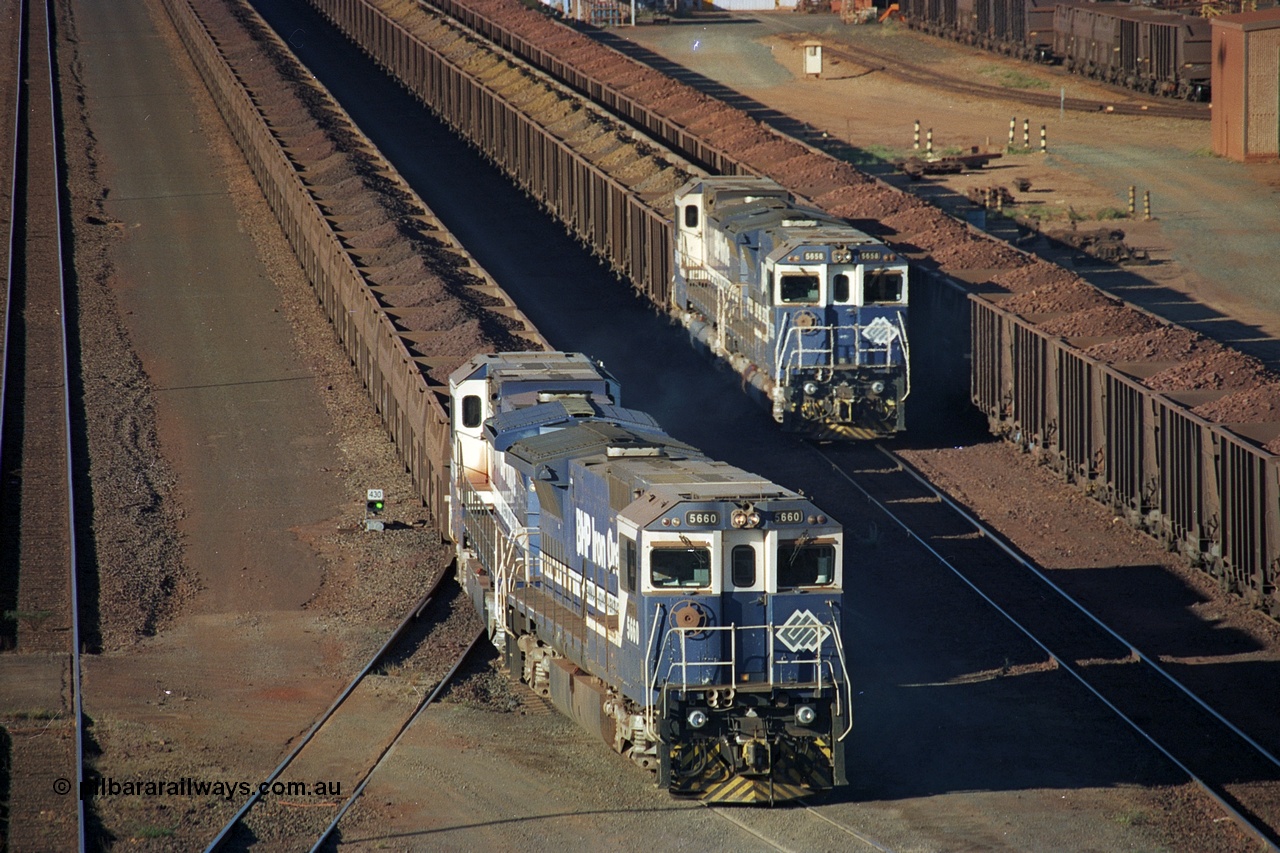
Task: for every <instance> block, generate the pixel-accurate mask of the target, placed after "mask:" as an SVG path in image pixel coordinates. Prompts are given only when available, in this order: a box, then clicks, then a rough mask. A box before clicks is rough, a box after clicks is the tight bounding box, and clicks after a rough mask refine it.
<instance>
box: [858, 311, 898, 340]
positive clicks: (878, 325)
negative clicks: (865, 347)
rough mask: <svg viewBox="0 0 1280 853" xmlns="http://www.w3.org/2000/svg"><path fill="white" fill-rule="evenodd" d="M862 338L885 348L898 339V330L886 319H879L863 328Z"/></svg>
mask: <svg viewBox="0 0 1280 853" xmlns="http://www.w3.org/2000/svg"><path fill="white" fill-rule="evenodd" d="M862 336H863V337H864V338H866V339H867V340H869V341H871V343H873V344H879V345H880V346H885V345H886V344H888V343H889V342H890V341H892V340H893V339H894V338H896V337H898V328H897V327H896V326H894V325H893V324H892V323H890V322H889V321H888V320H886V319H885V318H884V317H877V318H875V319H874V320H872V321H871V322H870V323H868V324H867V325H866V326H864V327H863V329H862Z"/></svg>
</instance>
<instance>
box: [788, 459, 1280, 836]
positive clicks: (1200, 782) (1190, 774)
mask: <svg viewBox="0 0 1280 853" xmlns="http://www.w3.org/2000/svg"><path fill="white" fill-rule="evenodd" d="M809 447H810V448H811V449H812V450H813V452H814V453H816V454H818V456H820V457H821V458H822V459H823V460H824V461H826V462H827V464H828V465H830V466H831V469H832V470H833V471H834V472H835V473H836V474H838V475H839V476H841V477H842V478H844V479H845V480H846V481H848V482H849V484H850V485H852V486H853V487H854V488H855V489H857V490H858V491H859V492H861V493H862V495H863V496H864V497H865V498H866V499H867V500H868V501H869V502H870V503H872V504H874V505H875V506H876V508H877V509H879V510H880V511H881V512H883V513H884V514H885V515H886V516H887V517H888V518H889V519H890V520H892V521H893V522H894V523H895V524H897V525H898V526H899V527H900V528H902V530H903V532H905V533H906V534H907V536H908V537H909V538H910V539H912V540H914V541H915V542H916V543H917V544H919V545H920V546H921V547H922V548H924V549H925V550H926V551H927V552H928V553H929V554H930V555H932V556H933V558H934V559H935V560H937V561H938V563H939V564H940V565H942V566H944V567H945V568H946V569H947V570H948V571H950V572H951V573H952V574H953V575H955V576H956V578H958V579H959V580H960V582H961V583H963V584H964V585H965V586H967V587H969V588H970V589H971V590H973V592H974V593H975V594H976V595H977V596H978V597H979V598H981V599H982V600H983V601H985V602H986V603H987V604H988V605H989V606H990V607H991V608H992V609H993V610H994V611H995V612H996V613H998V614H1000V615H1001V616H1002V617H1004V619H1005V620H1006V621H1008V622H1009V624H1011V625H1012V626H1013V627H1014V628H1016V629H1017V630H1018V631H1019V632H1021V633H1022V635H1023V636H1025V637H1026V638H1027V639H1028V640H1029V641H1031V643H1032V644H1034V645H1035V646H1036V647H1037V648H1039V649H1040V650H1041V651H1042V652H1044V653H1045V654H1046V655H1048V656H1049V658H1050V659H1051V660H1053V661H1054V662H1055V663H1056V664H1057V666H1058V668H1060V669H1061V670H1063V671H1064V672H1066V673H1067V674H1068V675H1070V676H1071V677H1072V678H1074V679H1075V680H1076V682H1077V683H1079V684H1080V686H1082V687H1083V688H1084V689H1085V690H1087V691H1088V692H1089V693H1090V694H1091V695H1093V697H1094V698H1096V699H1097V700H1098V701H1099V702H1101V703H1102V704H1103V705H1104V706H1106V707H1107V708H1108V709H1109V710H1110V711H1111V712H1112V713H1114V714H1115V715H1116V716H1117V717H1119V718H1120V719H1121V720H1122V721H1123V722H1124V723H1125V724H1126V725H1128V726H1129V728H1130V729H1132V730H1133V731H1134V732H1135V733H1136V734H1137V735H1138V736H1139V737H1141V738H1142V739H1143V740H1145V741H1146V742H1147V743H1149V744H1151V746H1153V747H1155V749H1156V750H1157V751H1158V752H1159V753H1160V754H1161V755H1163V756H1164V757H1165V758H1167V759H1168V760H1169V761H1170V762H1171V763H1172V764H1173V765H1174V766H1175V767H1177V768H1178V769H1179V770H1181V771H1182V772H1183V773H1184V774H1185V775H1186V777H1187V778H1188V779H1190V780H1191V781H1192V782H1193V783H1195V785H1196V786H1197V787H1199V788H1200V790H1201V791H1203V792H1204V793H1205V794H1207V795H1208V796H1209V797H1210V798H1211V799H1213V800H1214V802H1216V803H1217V804H1218V805H1219V806H1220V807H1221V808H1222V810H1223V811H1224V812H1226V814H1227V815H1229V816H1230V817H1231V819H1232V820H1233V821H1235V823H1236V825H1237V826H1239V827H1240V829H1241V830H1242V831H1243V832H1245V833H1247V834H1248V835H1249V836H1250V837H1252V838H1254V839H1256V840H1257V841H1258V842H1260V843H1261V844H1262V845H1263V846H1264V847H1265V848H1266V849H1267V850H1270V851H1276V853H1280V846H1277V845H1276V843H1275V842H1273V841H1272V840H1271V838H1270V836H1269V834H1268V833H1267V832H1266V831H1265V830H1263V829H1261V828H1259V827H1258V826H1256V825H1255V824H1254V823H1253V822H1252V821H1250V820H1249V819H1248V818H1247V817H1245V816H1244V815H1243V814H1241V813H1240V812H1239V811H1238V810H1237V809H1236V808H1235V807H1234V806H1232V805H1231V804H1230V803H1229V802H1227V801H1226V799H1225V798H1224V797H1222V796H1221V795H1220V794H1219V793H1218V792H1217V791H1215V790H1214V789H1213V787H1212V786H1211V785H1210V784H1209V783H1208V782H1206V781H1205V780H1204V779H1202V778H1200V776H1199V775H1197V774H1196V773H1195V772H1194V771H1193V770H1192V769H1191V768H1190V767H1188V766H1187V765H1186V764H1185V763H1183V762H1182V761H1181V760H1180V759H1179V758H1178V757H1177V756H1175V755H1174V754H1173V753H1172V752H1171V751H1170V750H1169V749H1168V748H1167V747H1165V746H1164V745H1163V744H1162V743H1160V742H1159V741H1157V740H1156V739H1155V737H1154V736H1152V735H1151V734H1149V733H1148V732H1147V731H1146V730H1144V729H1143V728H1142V726H1141V725H1140V724H1139V723H1138V722H1137V721H1135V720H1134V719H1132V718H1131V717H1129V716H1128V715H1127V714H1125V713H1124V712H1123V711H1122V710H1120V708H1118V707H1117V706H1116V705H1115V704H1114V703H1113V702H1111V700H1109V699H1108V698H1107V697H1105V696H1103V695H1102V693H1101V692H1100V691H1099V690H1098V689H1097V688H1096V687H1094V686H1093V685H1092V684H1090V683H1089V681H1088V680H1087V679H1086V678H1085V677H1084V675H1083V674H1082V673H1081V672H1080V671H1079V670H1078V669H1077V668H1076V667H1074V666H1072V665H1071V664H1069V663H1067V660H1066V658H1064V657H1061V656H1059V655H1058V654H1057V653H1056V652H1054V650H1053V649H1051V648H1049V647H1048V646H1047V645H1045V643H1044V642H1043V641H1041V640H1040V638H1039V637H1037V636H1036V635H1035V634H1034V633H1033V632H1032V631H1031V629H1029V628H1028V627H1027V626H1026V625H1024V624H1023V623H1022V622H1021V621H1019V620H1018V618H1017V617H1016V616H1014V615H1013V614H1012V613H1010V612H1009V611H1008V610H1006V609H1005V608H1003V607H1001V606H1000V605H999V604H998V603H996V601H995V600H994V599H992V598H991V597H990V596H988V595H987V594H986V593H985V592H983V591H982V590H981V589H979V588H978V585H977V584H976V583H974V582H973V581H972V580H970V579H969V578H968V577H967V576H966V575H965V573H964V571H963V570H962V569H961V568H960V567H959V566H957V565H955V564H954V563H953V562H952V561H951V560H949V559H948V558H947V557H945V556H943V555H942V554H941V553H939V552H938V550H937V549H935V548H934V547H933V546H932V545H930V544H929V543H928V542H926V541H925V539H924V537H922V536H921V535H920V534H918V533H916V531H915V530H913V529H912V528H911V527H910V526H909V525H908V524H907V523H906V522H905V521H904V520H903V519H901V518H900V517H899V516H898V515H897V514H895V513H894V512H893V511H892V510H891V509H889V507H888V506H886V505H885V503H884V502H883V501H881V500H879V499H878V498H876V497H875V496H874V495H873V494H871V492H870V491H868V490H867V489H866V488H864V487H863V486H862V484H860V483H858V482H857V480H855V479H854V478H853V477H852V476H850V475H849V474H848V472H846V471H845V470H844V469H842V468H841V467H840V465H839V464H838V463H837V462H836V461H835V460H834V459H832V458H831V457H830V456H828V455H827V454H826V453H825V452H824V451H823V450H822V448H820V447H817V446H814V445H809ZM876 448H877V450H879V451H880V452H881V453H883V454H884V455H885V456H887V457H888V458H889V459H890V460H891V461H893V462H894V463H895V464H897V465H899V466H901V468H902V470H903V471H904V472H909V471H910V466H908V465H906V464H905V463H904V462H903V461H902V460H901V459H898V458H897V457H896V456H894V455H893V454H892V453H891V452H890V451H888V450H886V449H885V448H884V447H883V446H882V445H879V444H877V445H876ZM921 482H922V483H923V484H924V485H925V487H926V488H927V489H928V490H929V491H930V492H931V493H933V494H935V495H938V492H937V490H936V489H935V488H934V487H933V485H932V484H929V483H928V482H927V481H923V480H922V481H921ZM938 497H940V498H942V497H943V496H941V495H938ZM947 506H948V508H950V509H953V510H955V509H956V507H955V505H954V503H952V502H950V501H947ZM960 515H961V516H962V517H963V518H964V519H965V521H966V522H967V523H969V524H971V525H972V526H973V527H974V528H975V529H976V530H977V531H978V532H979V533H981V534H982V535H983V537H984V538H986V539H988V540H990V541H991V542H993V543H996V544H997V545H999V546H1000V548H1001V550H1003V551H1004V552H1005V553H1007V554H1011V555H1012V552H1011V550H1010V549H1009V548H1008V546H1006V545H1004V544H1003V543H1002V542H1001V540H1000V537H999V536H998V535H996V533H995V532H994V531H993V530H991V529H990V528H987V527H986V526H984V525H982V524H981V523H980V522H978V521H976V520H975V519H973V518H972V516H969V515H968V514H966V513H963V512H961V513H960ZM1015 556H1016V555H1015ZM1018 562H1019V563H1020V564H1021V565H1024V566H1025V565H1026V562H1025V561H1024V560H1021V559H1020V558H1018ZM1041 579H1043V577H1042V578H1041ZM1051 586H1053V585H1052V584H1051ZM1053 589H1054V590H1055V591H1057V592H1058V593H1059V594H1061V595H1063V597H1064V598H1067V599H1068V600H1069V601H1071V603H1072V604H1075V605H1076V606H1077V607H1079V606H1080V605H1078V604H1077V603H1076V602H1075V601H1073V600H1071V599H1070V598H1069V597H1068V596H1066V595H1065V593H1062V591H1061V590H1060V589H1058V588H1057V587H1056V586H1053ZM1084 612H1085V613H1086V614H1087V615H1089V616H1090V618H1092V614H1088V612H1087V611H1084ZM1095 621H1096V620H1095ZM1103 627H1105V626H1103ZM1112 636H1113V637H1114V638H1116V639H1117V640H1119V641H1120V642H1122V643H1124V645H1125V646H1127V647H1128V648H1129V649H1130V650H1131V651H1136V650H1134V649H1133V647H1132V645H1131V644H1129V643H1127V642H1125V641H1124V640H1123V639H1122V638H1120V637H1118V635H1115V634H1114V633H1112ZM1166 677H1167V676H1166ZM1179 686H1181V685H1179ZM1184 689H1185V688H1184ZM1215 717H1217V718H1218V719H1220V720H1221V717H1220V715H1217V714H1215ZM1228 725H1230V724H1228ZM1230 730H1231V731H1233V733H1239V730H1238V729H1235V727H1234V726H1231V727H1230ZM1241 734H1242V733H1241ZM1242 736H1243V735H1242ZM1246 742H1248V743H1249V744H1250V745H1253V746H1256V744H1254V742H1253V741H1252V740H1251V739H1248V738H1246ZM1258 749H1259V750H1260V751H1261V754H1262V755H1263V756H1264V757H1266V758H1268V759H1271V760H1272V761H1274V760H1275V759H1274V758H1272V757H1271V755H1270V753H1267V752H1266V751H1265V750H1261V748H1260V747H1258Z"/></svg>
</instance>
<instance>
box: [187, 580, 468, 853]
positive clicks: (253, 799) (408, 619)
mask: <svg viewBox="0 0 1280 853" xmlns="http://www.w3.org/2000/svg"><path fill="white" fill-rule="evenodd" d="M448 574H449V569H448V568H446V569H445V571H443V572H441V573H440V576H439V577H437V578H436V580H435V583H433V584H432V585H431V588H430V589H429V590H427V593H426V594H425V595H424V596H423V597H422V598H420V599H419V600H418V602H417V603H416V604H414V605H413V607H412V608H410V610H409V613H408V614H407V615H406V616H405V617H404V619H403V620H401V622H400V624H399V625H398V626H396V628H395V630H393V631H392V632H391V634H390V635H389V636H388V637H387V640H386V642H384V643H383V644H382V646H381V647H380V648H379V649H378V650H377V651H376V652H374V653H373V657H371V658H370V659H369V662H368V663H366V664H365V665H364V667H363V668H362V669H361V670H360V672H358V673H356V676H355V678H353V679H351V682H350V683H349V684H348V685H347V686H346V688H345V689H343V691H342V692H341V693H339V694H338V698H336V699H334V700H333V704H332V705H330V706H329V709H328V710H327V711H325V712H324V714H322V715H321V716H320V719H318V720H316V722H315V724H314V725H313V726H312V727H311V728H310V729H309V730H308V731H307V733H306V734H305V735H303V736H302V739H301V740H299V741H298V744H297V746H295V747H294V748H293V749H292V750H291V751H290V752H289V754H288V755H286V756H285V757H284V759H283V760H282V761H281V762H280V764H279V766H277V767H276V769H275V770H272V771H271V773H270V774H269V775H268V776H267V778H266V779H264V780H263V781H262V782H261V783H259V785H258V787H257V788H256V789H255V790H254V792H253V794H251V795H250V797H249V799H248V800H247V801H246V802H245V804H244V805H243V806H241V807H240V809H239V811H237V812H236V813H235V814H234V815H232V816H231V819H230V820H229V821H227V823H226V825H225V826H223V827H222V830H221V831H220V832H219V833H218V834H217V835H216V836H214V839H213V840H212V841H210V842H209V845H208V846H207V847H206V848H205V853H214V851H217V850H220V849H221V848H222V845H223V844H224V843H225V842H226V840H227V839H228V838H229V837H230V835H231V832H232V831H233V830H234V829H235V828H236V826H237V825H238V824H239V823H240V821H241V820H242V819H243V818H244V816H245V815H247V814H248V813H249V810H250V809H252V808H253V807H254V805H256V804H257V803H258V801H259V800H261V799H262V795H263V788H264V786H268V785H270V784H271V783H272V782H274V781H275V780H276V779H279V778H280V775H281V774H282V773H284V771H285V770H286V769H288V767H289V765H290V764H292V763H293V760H294V759H295V758H297V757H298V755H299V754H301V752H302V750H304V749H306V747H307V744H309V743H311V740H312V739H313V738H314V737H315V736H316V733H317V732H319V731H320V729H321V727H322V726H324V724H325V723H327V722H328V721H329V720H330V718H332V717H333V715H334V714H335V713H337V711H338V708H340V707H341V706H342V704H343V703H344V702H346V701H347V698H348V697H349V696H350V695H351V694H352V693H353V692H355V689H356V688H357V687H358V686H359V685H360V682H362V681H364V679H365V678H366V677H367V676H368V675H369V673H370V672H372V671H373V669H374V667H376V666H377V665H378V664H379V663H381V661H382V658H383V657H384V656H385V655H386V653H387V650H388V649H390V648H391V646H392V645H394V644H395V643H396V642H397V641H398V640H399V639H400V638H401V637H402V636H403V635H404V633H405V632H406V631H407V630H408V628H409V626H410V625H411V624H412V623H413V622H414V621H415V620H416V619H417V618H418V617H419V616H421V615H422V612H423V611H424V610H426V609H427V605H429V604H430V603H431V600H432V598H433V596H434V595H435V593H436V590H437V589H438V588H439V586H440V582H441V581H443V580H444V578H445V576H446V575H448Z"/></svg>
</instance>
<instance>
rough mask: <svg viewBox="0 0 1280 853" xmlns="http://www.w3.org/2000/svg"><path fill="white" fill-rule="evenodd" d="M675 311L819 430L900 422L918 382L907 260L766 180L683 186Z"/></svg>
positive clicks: (889, 430)
mask: <svg viewBox="0 0 1280 853" xmlns="http://www.w3.org/2000/svg"><path fill="white" fill-rule="evenodd" d="M675 210H676V218H677V223H676V234H675V266H674V282H673V285H672V289H671V292H672V309H671V310H672V312H673V314H674V315H675V316H676V318H677V319H679V321H680V322H681V323H682V324H683V325H684V326H685V327H687V328H688V329H689V332H690V334H691V335H692V336H693V337H694V339H695V340H697V341H698V342H700V343H702V344H704V345H706V346H707V347H708V348H709V349H710V350H711V351H712V352H713V353H714V354H715V355H716V356H718V357H719V358H721V359H723V360H725V361H726V362H728V363H729V364H730V365H731V366H732V367H733V369H734V370H735V371H736V372H737V373H739V374H740V375H741V376H742V378H743V380H744V384H746V385H748V386H749V387H750V388H752V389H754V390H755V391H756V392H757V393H758V394H759V395H761V396H762V397H764V399H765V400H766V401H767V403H768V405H770V406H771V408H772V411H773V416H774V419H775V420H777V421H778V422H779V423H781V424H782V425H783V427H784V428H785V429H787V430H790V431H794V432H797V433H801V434H804V435H806V436H809V437H813V438H821V439H872V438H883V437H888V436H892V435H895V434H897V433H899V432H902V431H903V430H904V429H905V425H906V420H905V419H906V412H905V408H904V406H903V403H904V401H905V400H906V398H907V395H908V394H909V393H910V391H911V379H910V377H911V374H910V363H909V355H910V349H909V345H908V339H907V292H908V287H907V278H908V277H907V259H906V257H904V256H902V255H900V254H898V253H897V252H895V251H894V250H892V249H890V248H889V247H888V246H886V245H885V244H884V243H882V242H881V241H879V240H877V239H875V238H874V237H871V236H868V235H867V234H864V233H863V232H861V231H859V230H857V229H856V228H853V227H852V226H850V225H849V224H847V223H846V222H844V221H843V220H841V219H837V218H835V217H833V216H831V215H830V214H827V213H823V212H821V211H818V210H813V209H810V208H806V207H801V206H799V205H797V204H796V202H795V200H794V199H793V197H792V196H791V194H790V193H788V192H787V190H785V189H784V188H783V187H781V186H780V185H778V184H777V183H775V182H774V181H771V180H769V179H767V178H754V177H721V178H698V179H695V180H692V181H690V182H689V183H687V184H685V185H684V186H683V187H681V188H680V189H679V190H677V191H676V195H675Z"/></svg>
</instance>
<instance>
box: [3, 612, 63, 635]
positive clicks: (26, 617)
mask: <svg viewBox="0 0 1280 853" xmlns="http://www.w3.org/2000/svg"><path fill="white" fill-rule="evenodd" d="M52 615H53V611H52V610H6V611H5V612H4V618H5V619H8V620H10V621H15V622H25V623H26V624H27V627H28V628H30V629H31V630H33V631H39V630H40V628H41V627H43V626H44V621H45V620H46V619H48V618H49V617H50V616H52Z"/></svg>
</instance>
